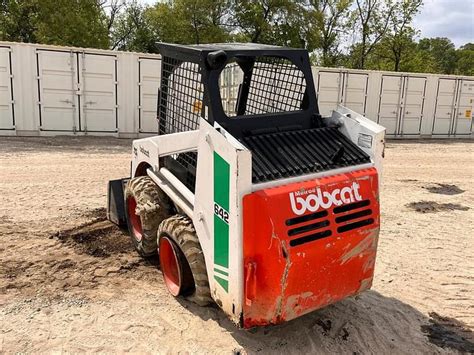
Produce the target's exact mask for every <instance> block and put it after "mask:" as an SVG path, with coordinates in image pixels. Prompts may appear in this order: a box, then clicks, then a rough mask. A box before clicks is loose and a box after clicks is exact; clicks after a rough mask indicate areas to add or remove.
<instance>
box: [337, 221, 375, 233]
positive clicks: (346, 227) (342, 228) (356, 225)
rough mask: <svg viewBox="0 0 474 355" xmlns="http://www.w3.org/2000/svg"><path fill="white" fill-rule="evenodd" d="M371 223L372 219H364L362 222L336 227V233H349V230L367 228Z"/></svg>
mask: <svg viewBox="0 0 474 355" xmlns="http://www.w3.org/2000/svg"><path fill="white" fill-rule="evenodd" d="M372 223H374V219H373V218H369V219H364V220H362V221H358V222H354V223H349V224H346V225H343V226H340V227H337V232H338V233H344V232H347V231H351V230H353V229H356V228H360V227H364V226H368V225H369V224H372Z"/></svg>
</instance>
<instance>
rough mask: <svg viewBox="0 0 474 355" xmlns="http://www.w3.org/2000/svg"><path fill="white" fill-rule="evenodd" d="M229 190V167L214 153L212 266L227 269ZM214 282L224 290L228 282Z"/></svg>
mask: <svg viewBox="0 0 474 355" xmlns="http://www.w3.org/2000/svg"><path fill="white" fill-rule="evenodd" d="M229 190H230V166H229V163H227V162H226V161H225V160H224V159H223V158H222V157H221V156H220V155H219V154H217V153H216V152H214V264H217V265H219V266H222V267H223V268H226V269H228V268H229ZM214 278H215V280H216V281H217V282H218V283H219V284H220V285H221V286H222V287H223V288H224V289H225V290H226V292H227V290H228V282H227V281H226V280H224V279H222V278H220V277H218V276H214Z"/></svg>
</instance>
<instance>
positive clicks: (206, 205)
mask: <svg viewBox="0 0 474 355" xmlns="http://www.w3.org/2000/svg"><path fill="white" fill-rule="evenodd" d="M216 127H218V126H217V125H216ZM226 135H227V134H226V133H225V131H224V130H223V129H221V132H218V131H217V130H216V129H215V128H214V127H212V126H211V125H209V124H208V123H207V122H206V121H204V120H201V123H200V130H199V145H198V152H199V154H198V167H197V176H196V198H195V201H196V202H195V206H194V218H193V222H194V226H195V228H196V231H197V233H198V236H199V240H200V242H201V246H202V248H203V251H204V255H205V259H206V266H207V274H208V277H209V285H210V288H211V294H212V297H213V298H214V299H215V300H216V302H217V304H219V305H220V306H221V307H222V309H223V310H224V311H225V312H226V313H227V314H228V315H229V316H230V317H231V319H232V320H233V321H234V322H235V323H239V321H240V315H241V312H242V301H243V271H244V267H243V254H242V253H243V251H242V245H243V242H242V227H243V226H242V219H241V212H242V210H241V203H242V198H243V196H244V195H245V194H247V193H249V192H250V191H251V185H252V163H251V159H252V158H251V153H250V152H249V151H248V150H247V149H246V148H245V147H244V146H242V145H241V144H240V143H239V142H238V141H236V140H235V139H233V138H231V137H230V138H229V137H226ZM216 153H217V154H218V155H219V156H220V157H221V158H222V159H223V160H225V161H226V162H227V164H229V170H230V175H229V176H230V183H229V210H228V211H227V212H228V213H229V218H228V230H229V233H228V238H229V239H228V255H229V259H228V267H227V268H226V267H225V266H221V265H219V264H218V263H215V262H214V260H215V255H214V250H215V247H214V227H215V223H214V205H215V201H216V197H215V196H214V191H213V190H214V185H215V184H216V181H214V182H213V176H212V172H213V169H214V168H215V167H214V166H213V161H214V154H216ZM216 269H217V270H216ZM225 273H227V274H228V275H225ZM216 276H217V277H220V278H222V279H225V281H227V283H228V289H227V290H225V289H224V288H223V287H222V286H221V285H220V284H219V283H218V282H216Z"/></svg>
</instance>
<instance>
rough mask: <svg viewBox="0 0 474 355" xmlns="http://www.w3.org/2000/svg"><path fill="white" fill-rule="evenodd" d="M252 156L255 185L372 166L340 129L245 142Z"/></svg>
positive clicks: (257, 137) (280, 134)
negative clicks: (366, 165)
mask: <svg viewBox="0 0 474 355" xmlns="http://www.w3.org/2000/svg"><path fill="white" fill-rule="evenodd" d="M242 142H243V143H244V145H245V146H247V147H248V148H249V149H250V151H251V152H252V180H253V182H254V183H259V182H265V181H269V180H275V179H281V178H289V177H292V176H300V175H302V174H311V173H317V172H320V171H327V170H331V169H336V168H342V167H347V166H354V165H358V164H364V163H369V162H370V157H369V156H368V155H367V154H366V153H365V152H364V151H363V150H361V149H360V148H359V147H357V146H356V145H355V144H354V143H352V142H351V141H350V140H349V139H347V138H346V137H345V136H344V135H343V134H342V133H341V132H339V130H338V129H337V128H332V127H331V128H330V127H325V128H312V129H307V130H301V131H288V132H277V133H269V134H261V135H255V136H248V137H244V138H242Z"/></svg>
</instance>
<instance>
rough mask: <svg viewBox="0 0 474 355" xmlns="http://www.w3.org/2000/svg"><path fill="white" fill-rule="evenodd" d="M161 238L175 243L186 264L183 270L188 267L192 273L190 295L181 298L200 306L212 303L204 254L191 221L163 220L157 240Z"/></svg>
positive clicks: (183, 219)
mask: <svg viewBox="0 0 474 355" xmlns="http://www.w3.org/2000/svg"><path fill="white" fill-rule="evenodd" d="M162 236H167V237H169V238H171V239H172V240H173V241H174V242H175V243H176V245H177V246H178V247H179V249H180V250H181V252H182V253H183V255H184V257H185V259H186V261H187V263H188V265H185V267H184V269H187V267H189V270H190V271H191V273H192V278H193V282H194V288H191V293H188V294H182V295H181V296H183V297H184V298H186V299H187V300H189V301H192V302H194V303H196V304H198V305H200V306H206V305H208V304H210V303H212V302H213V300H212V298H211V291H210V289H209V279H208V276H207V270H206V262H205V260H204V254H203V252H202V249H201V244H200V243H199V239H198V236H197V234H196V230H195V229H194V226H193V223H192V222H191V220H190V219H189V218H188V217H186V216H183V215H175V216H172V217H169V218H167V219H165V220H164V221H163V222H161V224H160V226H159V228H158V233H157V237H158V239H159V238H160V237H162Z"/></svg>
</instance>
